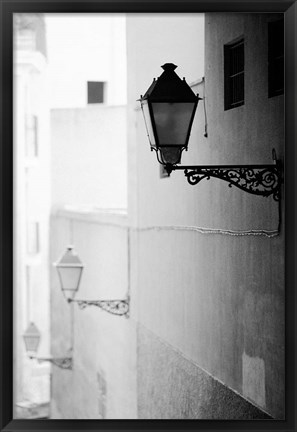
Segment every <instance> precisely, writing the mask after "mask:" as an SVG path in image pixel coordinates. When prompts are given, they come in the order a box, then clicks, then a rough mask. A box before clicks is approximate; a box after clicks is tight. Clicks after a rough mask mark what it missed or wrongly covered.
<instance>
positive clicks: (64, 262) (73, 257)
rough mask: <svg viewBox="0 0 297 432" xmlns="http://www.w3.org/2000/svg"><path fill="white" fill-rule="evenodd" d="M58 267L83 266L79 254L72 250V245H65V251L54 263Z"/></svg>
mask: <svg viewBox="0 0 297 432" xmlns="http://www.w3.org/2000/svg"><path fill="white" fill-rule="evenodd" d="M55 265H56V266H58V267H83V266H84V265H83V263H82V262H81V260H80V258H79V256H78V255H77V253H76V252H74V251H73V246H67V249H66V252H65V253H64V254H63V255H62V257H61V258H60V259H59V261H58V262H56V263H55Z"/></svg>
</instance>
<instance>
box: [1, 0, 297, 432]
mask: <svg viewBox="0 0 297 432" xmlns="http://www.w3.org/2000/svg"><path fill="white" fill-rule="evenodd" d="M296 3H297V2H296V1H289V0H282V1H274V0H272V1H269V0H262V1H258V0H251V1H240V0H229V1H225V0H221V1H220V0H216V1H212V0H208V1H199V0H192V1H189V0H185V1H182V0H177V1H162V2H160V1H157V0H152V1H150V2H146V1H139V0H138V1H137V0H133V1H125V0H123V1H120V0H118V1H115V0H109V1H100V0H93V1H92V0H87V1H85V2H82V1H68V0H67V1H66V0H64V1H59V0H52V1H39V0H35V1H26V0H19V1H11V0H0V13H1V16H0V19H1V21H0V31H1V37H0V43H1V63H0V66H1V73H0V76H1V93H0V94H1V97H0V106H1V110H0V112H1V116H0V122H1V123H0V131H1V140H0V149H1V150H0V151H1V155H0V161H1V183H0V184H1V194H0V196H1V224H0V227H1V228H0V245H1V260H0V265H1V268H0V277H1V285H0V307H1V311H0V322H1V333H0V334H1V344H0V346H1V353H0V355H1V364H0V389H1V395H0V425H1V431H25V430H27V431H37V430H38V431H42V430H48V431H59V430H61V431H64V430H65V431H66V430H69V431H86V430H100V431H105V430H109V431H117V430H139V429H143V430H169V429H172V430H184V429H189V430H199V431H203V430H213V431H214V430H232V431H237V430H246V431H249V430H251V431H257V430H267V431H274V430H277V431H287V432H289V431H292V432H293V431H295V430H297V421H296V411H297V409H296V408H297V399H296V388H297V386H296V377H297V374H296V369H297V364H296V354H297V351H296V347H297V344H296V312H297V308H296V294H295V287H296V270H295V263H296V238H297V237H296V206H297V204H296V203H297V200H296V169H295V167H296V166H297V158H296V150H295V146H296V120H297V112H296V99H297V98H296V96H297V94H296V77H297V71H296V64H297V55H296V54H297V32H296V30H297V26H296V24H297V4H296ZM18 12H22V13H30V12H40V13H42V12H44V13H46V12H48V13H49V12H60V13H66V12H72V13H74V12H145V13H150V12H267V13H268V12H284V14H285V83H286V91H285V112H286V117H285V125H286V135H285V141H286V142H285V159H286V161H285V175H284V183H285V230H286V233H285V242H286V251H285V268H286V340H285V343H286V377H285V384H286V418H285V420H271V421H270V420H264V421H263V420H262V421H257V420H252V421H242V420H240V421H237V420H233V421H221V420H213V421H210V420H201V421H200V420H163V421H162V420H69V421H68V420H14V419H13V406H12V404H13V402H12V401H13V342H12V336H13V314H12V311H13V308H12V306H13V290H12V286H13V146H12V142H13V127H12V117H13V97H12V94H13V93H12V90H13V82H12V81H13V62H12V52H13V49H12V47H13V43H12V42H13V41H12V16H13V13H18Z"/></svg>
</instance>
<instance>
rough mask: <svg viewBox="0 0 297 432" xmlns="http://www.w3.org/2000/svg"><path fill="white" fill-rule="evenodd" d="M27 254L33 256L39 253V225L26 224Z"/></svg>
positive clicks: (35, 223) (36, 223)
mask: <svg viewBox="0 0 297 432" xmlns="http://www.w3.org/2000/svg"><path fill="white" fill-rule="evenodd" d="M27 229H28V237H27V252H28V254H30V255H35V254H37V253H38V252H39V223H38V222H28V228H27Z"/></svg>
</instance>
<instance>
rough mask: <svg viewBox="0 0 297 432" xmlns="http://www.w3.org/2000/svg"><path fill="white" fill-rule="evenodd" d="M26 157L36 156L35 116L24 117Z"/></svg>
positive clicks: (36, 122) (36, 124)
mask: <svg viewBox="0 0 297 432" xmlns="http://www.w3.org/2000/svg"><path fill="white" fill-rule="evenodd" d="M25 127H26V156H27V157H29V158H32V157H37V156H38V136H37V129H38V119H37V116H36V115H27V116H26V125H25Z"/></svg>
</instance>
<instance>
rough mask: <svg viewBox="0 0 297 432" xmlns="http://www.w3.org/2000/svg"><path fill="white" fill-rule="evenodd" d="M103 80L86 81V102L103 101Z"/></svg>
mask: <svg viewBox="0 0 297 432" xmlns="http://www.w3.org/2000/svg"><path fill="white" fill-rule="evenodd" d="M104 84H105V83H104V82H102V81H88V104H93V103H103V102H104Z"/></svg>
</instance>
